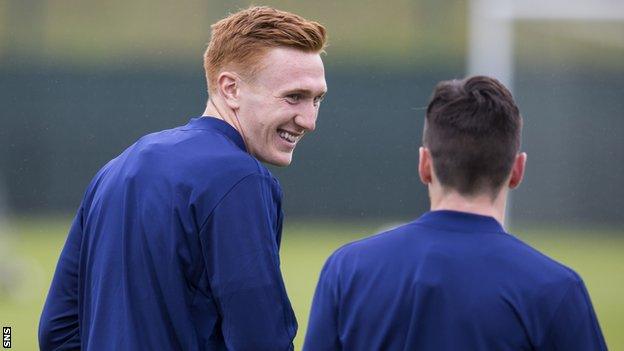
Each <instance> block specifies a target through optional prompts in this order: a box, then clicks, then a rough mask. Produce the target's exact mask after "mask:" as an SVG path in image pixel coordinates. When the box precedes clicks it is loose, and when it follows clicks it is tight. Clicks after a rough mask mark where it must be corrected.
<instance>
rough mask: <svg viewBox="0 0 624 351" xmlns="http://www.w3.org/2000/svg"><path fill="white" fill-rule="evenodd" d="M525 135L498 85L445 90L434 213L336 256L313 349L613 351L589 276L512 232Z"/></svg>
mask: <svg viewBox="0 0 624 351" xmlns="http://www.w3.org/2000/svg"><path fill="white" fill-rule="evenodd" d="M521 127H522V119H521V117H520V113H519V111H518V108H517V107H516V104H515V102H514V101H513V98H512V96H511V94H510V92H509V91H508V90H507V89H506V88H505V87H504V86H503V85H502V84H500V83H499V82H498V81H496V80H494V79H491V78H488V77H482V76H480V77H472V78H468V79H465V80H461V81H460V80H453V81H445V82H441V83H440V84H438V86H437V87H436V89H435V91H434V94H433V97H432V99H431V101H430V103H429V106H428V108H427V114H426V120H425V129H424V137H423V147H421V148H420V161H419V167H418V172H419V174H420V178H421V180H422V182H423V183H424V184H426V185H427V187H428V189H429V196H430V200H431V211H430V212H427V213H425V214H424V215H423V216H421V217H420V218H419V219H417V220H415V221H413V222H411V223H409V224H407V225H404V226H401V227H398V228H396V229H393V230H390V231H388V232H385V233H382V234H379V235H377V236H373V237H371V238H368V239H364V240H361V241H358V242H354V243H351V244H348V245H346V246H344V247H342V248H340V249H338V250H337V251H336V252H335V253H334V254H333V255H332V256H331V257H330V258H329V259H328V261H327V263H326V264H325V266H324V268H323V270H322V272H321V276H320V279H319V282H318V286H317V290H316V294H315V297H314V302H313V306H312V310H311V313H310V323H309V327H308V332H307V336H306V340H305V346H304V350H310V351H324V350H435V351H444V350H449V351H450V350H497V351H505V350H509V351H512V350H514V351H516V350H566V351H573V350H579V351H580V350H584V351H586V350H606V345H605V342H604V339H603V336H602V333H601V331H600V327H599V326H598V321H597V319H596V315H595V313H594V310H593V308H592V304H591V302H590V299H589V295H588V293H587V290H586V289H585V286H584V285H583V281H582V280H581V278H580V277H579V276H578V275H577V274H576V273H575V272H574V271H573V270H571V269H570V268H567V267H565V266H563V265H561V264H559V263H557V262H555V261H554V260H552V259H550V258H548V257H546V256H544V255H543V254H541V253H539V252H538V251H536V250H535V249H533V248H531V247H529V246H528V245H526V244H525V243H523V242H521V241H520V240H518V239H516V238H515V237H513V236H512V235H510V234H508V233H507V232H506V231H505V229H504V228H503V223H504V215H505V203H506V199H507V194H508V191H509V189H512V188H515V187H517V186H518V185H519V184H520V181H521V180H522V177H523V173H524V166H525V162H526V154H525V153H521V152H519V147H520V132H521Z"/></svg>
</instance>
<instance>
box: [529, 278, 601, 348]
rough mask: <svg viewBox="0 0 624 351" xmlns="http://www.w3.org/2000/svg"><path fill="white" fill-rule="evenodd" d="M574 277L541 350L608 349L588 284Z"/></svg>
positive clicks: (556, 311) (558, 307) (551, 323)
mask: <svg viewBox="0 0 624 351" xmlns="http://www.w3.org/2000/svg"><path fill="white" fill-rule="evenodd" d="M574 275H575V278H576V279H574V280H573V281H572V282H571V283H570V284H569V286H568V287H567V290H566V292H565V294H564V295H563V298H562V299H561V302H560V303H559V305H558V306H557V308H556V310H555V314H554V316H553V318H552V320H551V322H550V324H549V327H548V329H547V332H546V334H545V339H544V343H543V344H542V345H541V346H540V347H538V348H537V349H538V350H566V351H574V350H578V351H581V350H605V351H606V350H607V345H606V343H605V340H604V337H603V335H602V332H601V330H600V326H599V325H598V319H597V318H596V314H595V312H594V308H593V307H592V303H591V300H590V299H589V294H588V292H587V289H586V288H585V284H583V280H582V279H581V277H579V276H578V275H576V274H574Z"/></svg>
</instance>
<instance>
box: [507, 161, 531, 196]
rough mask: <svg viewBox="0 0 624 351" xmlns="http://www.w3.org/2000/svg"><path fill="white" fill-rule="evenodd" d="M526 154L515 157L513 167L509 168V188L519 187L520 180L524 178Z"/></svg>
mask: <svg viewBox="0 0 624 351" xmlns="http://www.w3.org/2000/svg"><path fill="white" fill-rule="evenodd" d="M526 160H527V154H526V152H521V153H519V154H518V155H516V160H515V161H514V164H513V167H512V168H511V177H509V184H508V185H509V188H510V189H515V188H517V187H518V185H520V183H521V182H522V179H523V178H524V168H525V166H526Z"/></svg>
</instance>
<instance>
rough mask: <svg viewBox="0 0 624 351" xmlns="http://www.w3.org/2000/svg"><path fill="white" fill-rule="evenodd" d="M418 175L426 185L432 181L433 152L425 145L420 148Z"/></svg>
mask: <svg viewBox="0 0 624 351" xmlns="http://www.w3.org/2000/svg"><path fill="white" fill-rule="evenodd" d="M418 156H419V157H418V175H419V176H420V181H421V182H423V184H425V185H429V184H430V183H431V179H432V178H431V174H432V173H433V163H432V162H431V161H432V160H431V152H429V149H427V148H426V147H424V146H421V147H420V148H419V149H418Z"/></svg>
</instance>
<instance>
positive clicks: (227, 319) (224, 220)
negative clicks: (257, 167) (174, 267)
mask: <svg viewBox="0 0 624 351" xmlns="http://www.w3.org/2000/svg"><path fill="white" fill-rule="evenodd" d="M271 184H272V179H271V178H269V177H268V176H264V175H261V174H252V175H249V176H247V177H245V178H243V179H242V180H241V181H239V182H238V183H237V184H236V185H235V186H234V187H233V188H232V189H231V190H230V191H229V192H228V193H227V194H226V195H225V197H224V198H223V199H222V200H221V201H220V203H219V204H218V205H217V207H216V208H215V209H214V211H213V213H212V214H211V216H210V218H209V219H208V221H207V222H206V224H205V225H204V228H202V230H201V233H200V236H201V237H200V239H201V241H202V246H203V251H204V259H205V262H206V271H207V273H208V279H209V282H210V288H211V290H212V293H213V296H214V298H215V300H216V304H217V306H218V308H219V313H220V315H221V318H222V320H221V329H222V332H223V338H224V340H225V344H226V346H227V348H228V350H257V351H262V350H270V351H279V350H291V349H292V348H293V346H292V340H293V339H294V337H295V334H296V332H297V322H296V320H295V316H294V313H293V311H292V307H291V305H290V301H289V300H288V296H287V295H286V289H285V287H284V282H283V280H282V275H281V272H280V267H279V256H278V243H277V238H278V234H279V233H277V231H278V230H279V228H281V224H280V223H278V222H279V220H280V216H279V215H278V214H277V213H276V212H277V211H278V209H277V207H278V204H277V203H276V199H274V198H273V195H272V194H273V192H272V190H271V189H272V188H271ZM277 201H279V200H277Z"/></svg>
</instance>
